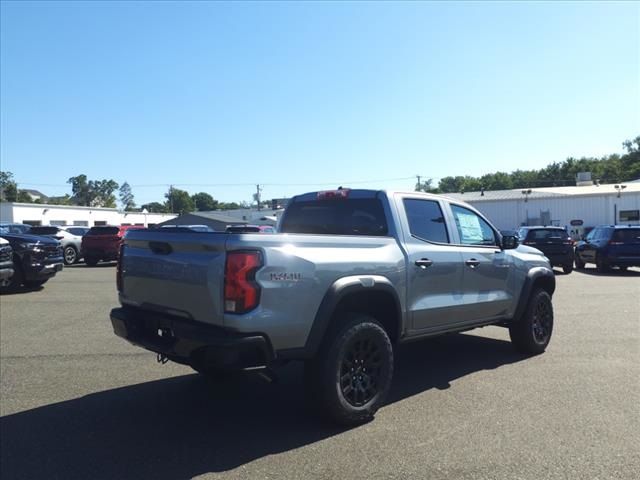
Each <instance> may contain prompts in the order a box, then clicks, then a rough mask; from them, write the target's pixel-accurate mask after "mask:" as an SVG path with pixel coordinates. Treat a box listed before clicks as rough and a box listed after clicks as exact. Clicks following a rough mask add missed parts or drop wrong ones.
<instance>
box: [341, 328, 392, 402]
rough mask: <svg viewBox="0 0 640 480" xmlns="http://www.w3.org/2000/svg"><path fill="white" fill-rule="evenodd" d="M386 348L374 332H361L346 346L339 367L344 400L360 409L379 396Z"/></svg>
mask: <svg viewBox="0 0 640 480" xmlns="http://www.w3.org/2000/svg"><path fill="white" fill-rule="evenodd" d="M383 348H384V345H383V344H382V343H381V342H380V341H379V338H378V337H376V336H375V335H372V334H371V332H366V331H365V332H362V333H361V335H360V336H359V337H356V338H353V339H352V340H351V343H350V345H348V346H347V348H346V350H345V352H344V354H343V357H342V362H341V365H340V390H341V391H342V395H343V396H344V398H345V400H347V402H349V403H350V404H351V405H353V406H354V407H361V406H363V405H365V404H366V403H367V402H369V401H370V400H371V399H372V398H373V397H375V396H376V394H378V392H379V389H380V377H381V375H382V370H383V360H382V350H383Z"/></svg>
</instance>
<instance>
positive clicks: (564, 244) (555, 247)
mask: <svg viewBox="0 0 640 480" xmlns="http://www.w3.org/2000/svg"><path fill="white" fill-rule="evenodd" d="M518 237H519V238H520V241H521V242H522V244H523V245H528V246H530V247H533V248H537V249H538V250H540V251H541V252H542V253H544V255H545V257H547V258H548V259H549V262H551V265H552V266H558V267H562V270H563V271H564V273H571V272H572V271H573V240H572V239H571V237H570V236H569V234H568V233H567V231H566V230H565V229H564V228H561V227H544V226H534V227H522V228H520V229H519V230H518Z"/></svg>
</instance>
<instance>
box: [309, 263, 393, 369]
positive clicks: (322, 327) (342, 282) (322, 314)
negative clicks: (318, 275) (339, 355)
mask: <svg viewBox="0 0 640 480" xmlns="http://www.w3.org/2000/svg"><path fill="white" fill-rule="evenodd" d="M376 291H377V292H385V293H388V294H390V295H391V296H392V298H393V300H394V303H395V309H396V314H397V315H396V318H397V325H396V326H395V327H396V332H397V337H398V338H399V337H400V336H401V334H402V312H401V308H400V299H399V297H398V293H397V292H396V289H395V288H394V286H393V284H392V283H391V281H390V280H389V279H388V278H386V277H383V276H380V275H354V276H349V277H343V278H340V279H338V280H336V281H335V282H334V283H333V284H332V285H331V286H330V287H329V289H328V291H327V293H326V294H325V296H324V298H323V299H322V302H321V303H320V307H319V308H318V311H317V313H316V316H315V319H314V322H313V326H312V327H311V331H310V332H309V336H308V337H307V342H306V344H305V347H304V351H305V356H306V357H308V358H310V357H313V356H315V355H316V353H317V352H318V350H319V348H320V345H321V343H322V340H323V339H324V337H325V334H326V332H327V330H328V328H329V325H330V324H331V319H332V317H333V314H334V312H335V310H336V308H337V307H338V305H339V304H340V302H341V301H342V300H343V299H345V298H346V297H348V296H349V295H352V294H354V293H359V292H376ZM396 340H397V339H396Z"/></svg>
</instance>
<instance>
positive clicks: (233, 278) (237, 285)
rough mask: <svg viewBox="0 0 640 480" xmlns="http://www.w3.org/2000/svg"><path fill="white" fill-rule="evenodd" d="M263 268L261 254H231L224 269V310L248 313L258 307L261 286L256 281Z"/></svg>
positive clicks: (254, 252) (253, 252)
mask: <svg viewBox="0 0 640 480" xmlns="http://www.w3.org/2000/svg"><path fill="white" fill-rule="evenodd" d="M261 266H262V255H260V252H256V251H251V252H242V251H239V252H229V253H228V254H227V263H226V265H225V269H224V310H225V312H227V313H246V312H248V311H250V310H253V309H254V308H256V307H257V306H258V302H259V301H260V285H258V284H257V283H256V281H255V278H256V272H257V271H258V269H259V268H260V267H261Z"/></svg>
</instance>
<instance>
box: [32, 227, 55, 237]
mask: <svg viewBox="0 0 640 480" xmlns="http://www.w3.org/2000/svg"><path fill="white" fill-rule="evenodd" d="M29 233H31V234H33V235H55V234H56V233H58V227H31V230H29Z"/></svg>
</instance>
